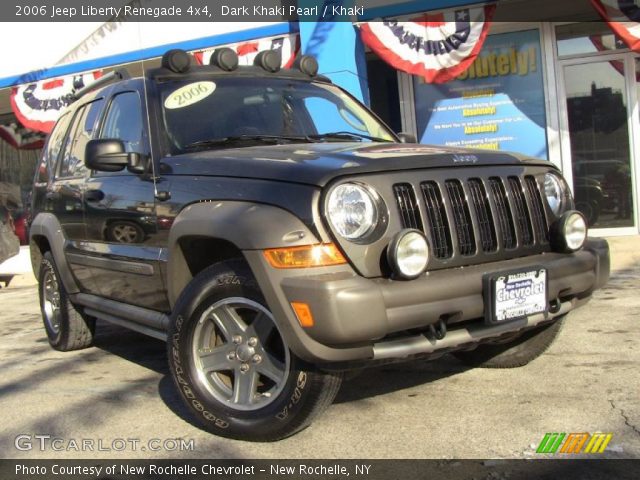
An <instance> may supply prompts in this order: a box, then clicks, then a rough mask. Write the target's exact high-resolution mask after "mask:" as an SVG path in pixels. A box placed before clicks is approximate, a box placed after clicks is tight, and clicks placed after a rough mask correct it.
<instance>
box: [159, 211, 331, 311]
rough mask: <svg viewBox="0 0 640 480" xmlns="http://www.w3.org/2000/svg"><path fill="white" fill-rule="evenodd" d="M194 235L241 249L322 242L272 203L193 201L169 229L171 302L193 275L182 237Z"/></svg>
mask: <svg viewBox="0 0 640 480" xmlns="http://www.w3.org/2000/svg"><path fill="white" fill-rule="evenodd" d="M192 236H198V237H208V238H212V239H217V240H225V241H227V242H229V243H231V244H233V245H235V246H236V247H237V248H238V249H239V250H241V251H245V250H263V249H265V248H277V247H294V246H299V245H309V244H313V243H319V241H318V239H317V238H316V236H315V235H314V234H313V233H311V231H310V230H309V229H308V228H307V227H306V225H305V224H304V223H303V222H302V221H301V220H300V219H299V218H297V217H296V216H295V215H293V214H292V213H290V212H289V211H287V210H284V209H282V208H279V207H275V206H273V205H266V204H260V203H254V202H242V201H219V202H202V203H194V204H191V205H189V206H187V207H186V208H185V209H184V210H182V212H180V214H179V215H178V216H177V217H176V219H175V221H174V222H173V225H172V227H171V232H170V233H169V244H168V249H169V252H168V253H169V259H168V264H167V278H168V282H167V290H168V295H169V302H170V303H171V305H172V306H173V305H174V304H175V302H176V300H177V298H178V296H179V295H180V292H182V290H183V289H184V287H185V286H186V285H187V283H189V281H190V280H191V278H192V276H191V272H190V271H189V267H188V265H187V262H186V260H185V258H184V255H183V252H182V249H181V248H180V239H181V238H183V237H192Z"/></svg>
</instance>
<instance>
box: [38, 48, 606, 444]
mask: <svg viewBox="0 0 640 480" xmlns="http://www.w3.org/2000/svg"><path fill="white" fill-rule="evenodd" d="M279 65H280V64H279V58H278V55H277V54H276V53H275V52H263V53H261V54H260V55H258V57H257V58H256V64H255V65H254V66H252V67H238V61H237V57H235V54H234V53H233V52H232V51H230V50H218V51H217V52H216V53H215V54H214V55H213V57H212V65H208V66H198V67H195V66H192V65H191V62H190V57H189V56H188V55H187V54H186V53H185V52H182V51H170V52H168V53H167V54H165V56H164V57H163V60H162V67H161V68H158V69H155V70H151V71H148V72H146V74H145V76H144V78H136V79H129V78H126V76H124V75H123V74H121V73H118V72H115V73H112V74H110V75H109V76H107V77H105V78H103V79H102V80H100V81H98V83H97V84H96V85H94V86H92V87H90V88H89V90H90V91H83V92H79V93H78V99H77V100H76V101H75V102H74V103H73V104H72V105H71V106H70V108H69V109H68V110H67V111H66V112H65V113H64V114H63V115H62V117H61V118H60V120H59V121H58V123H57V125H56V127H55V129H54V130H53V133H52V134H51V136H50V138H49V140H48V143H47V145H46V147H45V149H44V153H43V156H42V161H41V164H40V167H39V169H38V174H37V176H36V179H35V184H34V189H33V210H34V211H33V223H32V225H31V229H30V241H31V254H32V259H33V266H34V269H35V271H36V273H37V275H38V278H39V281H40V304H41V308H42V315H43V318H44V325H45V328H46V332H47V335H48V337H49V341H50V343H51V345H52V346H53V347H54V348H56V349H59V350H74V349H79V348H84V347H88V346H90V345H91V343H92V339H93V335H94V329H95V323H96V319H99V320H102V321H106V322H111V323H115V324H117V325H122V326H125V327H128V328H130V329H132V330H136V331H138V332H142V333H145V334H148V335H150V336H152V337H155V338H159V339H162V340H166V341H167V347H168V357H169V363H170V365H171V372H172V374H173V377H174V379H175V382H176V385H177V388H178V390H179V391H180V393H181V395H182V397H183V398H184V401H185V403H186V404H187V405H188V406H189V408H191V410H192V411H193V412H194V414H195V415H196V416H197V418H198V419H199V421H200V422H201V423H202V425H203V426H204V428H206V429H207V430H210V431H211V432H213V433H215V434H218V435H223V436H228V437H233V438H241V439H248V440H260V441H267V440H276V439H280V438H283V437H286V436H288V435H291V434H293V433H295V432H297V431H299V430H301V429H303V428H304V427H305V426H307V425H309V423H310V422H311V421H312V419H313V418H314V417H315V416H316V415H317V414H319V413H320V412H321V411H322V410H323V409H324V408H326V407H327V406H328V405H329V404H330V403H331V402H332V400H333V398H334V397H335V395H336V393H337V391H338V389H339V387H340V383H341V380H342V377H343V375H344V372H346V371H349V370H353V369H358V368H362V367H366V366H371V365H376V364H379V363H381V362H390V361H405V360H409V359H424V358H431V357H435V356H440V355H442V354H444V353H448V352H452V353H453V354H454V355H456V356H457V357H458V358H460V359H462V360H463V361H465V362H468V363H470V364H472V365H483V366H492V367H516V366H520V365H524V364H526V363H528V362H530V361H531V360H533V359H534V358H536V357H537V356H539V355H540V354H541V353H542V352H544V350H545V349H546V348H547V347H548V346H549V344H550V343H551V342H552V341H553V339H554V338H555V337H556V335H557V333H558V331H559V329H560V326H561V324H562V322H563V320H564V319H565V317H566V315H567V313H569V312H570V311H571V310H574V309H575V308H577V307H579V306H581V305H583V304H585V303H586V302H587V301H588V300H589V298H590V297H591V294H592V293H593V292H594V290H596V289H598V288H600V287H601V286H602V285H603V284H604V283H605V282H606V281H607V279H608V276H609V252H608V246H607V243H606V242H605V241H604V240H596V239H587V227H586V222H585V219H584V217H583V215H582V214H581V213H579V212H578V211H576V210H575V209H574V204H573V200H572V197H571V193H570V191H569V188H568V187H567V184H566V183H565V181H564V180H563V178H562V176H561V175H560V173H559V172H558V170H557V169H556V168H555V167H554V166H553V165H551V164H550V163H548V162H546V161H541V160H536V159H531V158H523V157H520V156H518V155H514V154H509V153H503V152H486V151H479V150H459V149H450V148H443V147H438V146H427V145H418V144H412V143H406V142H403V141H401V139H402V140H407V138H408V137H409V135H400V136H398V135H396V134H394V133H393V132H392V131H390V130H389V128H388V127H387V126H385V125H384V124H383V123H382V122H381V121H380V120H379V119H378V118H377V117H376V116H375V115H374V114H373V113H372V112H370V111H369V110H368V109H367V108H366V107H364V106H363V105H361V104H360V103H358V102H357V101H356V100H355V99H354V98H353V97H352V96H350V95H349V94H348V93H347V92H345V91H344V90H342V89H340V88H339V87H337V86H335V85H333V84H332V83H331V82H330V81H329V80H328V79H327V78H325V77H323V76H320V75H317V73H316V72H317V64H316V63H315V60H314V59H312V58H310V57H302V58H301V59H300V60H299V61H298V62H297V64H296V66H295V67H294V68H293V69H290V70H281V69H280V68H279ZM530 374H531V375H537V374H536V372H535V370H532V371H531V373H530ZM492 388H495V386H494V387H492Z"/></svg>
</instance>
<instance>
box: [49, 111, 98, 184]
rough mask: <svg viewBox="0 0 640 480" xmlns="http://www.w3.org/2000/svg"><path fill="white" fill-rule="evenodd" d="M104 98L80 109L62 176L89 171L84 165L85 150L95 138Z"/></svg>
mask: <svg viewBox="0 0 640 480" xmlns="http://www.w3.org/2000/svg"><path fill="white" fill-rule="evenodd" d="M103 103H104V100H102V99H99V100H96V101H94V102H91V103H89V104H87V105H83V106H82V107H80V109H78V111H77V112H76V115H75V117H74V119H73V124H72V125H71V130H70V132H71V133H70V134H69V137H68V138H67V142H66V144H65V149H64V152H63V155H62V161H61V164H60V173H59V175H60V177H63V178H65V177H83V176H85V175H86V173H87V168H86V167H85V165H84V151H85V148H86V146H87V142H89V140H91V139H92V138H93V132H94V129H95V126H96V122H97V119H98V115H99V112H100V110H101V108H102V105H103Z"/></svg>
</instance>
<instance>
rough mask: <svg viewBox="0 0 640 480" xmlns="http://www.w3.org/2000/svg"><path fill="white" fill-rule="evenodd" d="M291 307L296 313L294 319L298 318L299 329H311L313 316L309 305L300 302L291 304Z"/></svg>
mask: <svg viewBox="0 0 640 480" xmlns="http://www.w3.org/2000/svg"><path fill="white" fill-rule="evenodd" d="M291 306H292V307H293V311H294V312H296V317H298V323H299V324H300V326H301V327H304V328H308V327H313V315H311V309H310V308H309V305H307V304H306V303H302V302H291Z"/></svg>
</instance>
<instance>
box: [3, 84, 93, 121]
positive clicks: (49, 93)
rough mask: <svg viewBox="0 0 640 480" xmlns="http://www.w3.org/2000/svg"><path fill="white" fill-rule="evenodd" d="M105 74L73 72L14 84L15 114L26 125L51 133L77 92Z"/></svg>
mask: <svg viewBox="0 0 640 480" xmlns="http://www.w3.org/2000/svg"><path fill="white" fill-rule="evenodd" d="M101 75H102V73H101V72H93V73H87V74H84V75H70V76H68V77H62V78H57V79H53V80H44V81H41V82H36V83H29V84H25V85H20V86H18V87H14V88H13V90H12V92H11V107H12V109H13V113H14V114H15V115H16V117H17V118H18V120H20V123H21V124H22V125H23V126H25V127H27V128H30V129H31V130H36V131H38V132H45V133H50V132H51V130H53V126H54V124H55V122H56V120H57V119H58V117H59V116H60V113H61V112H62V110H64V108H65V107H66V106H67V105H69V104H70V103H71V101H72V99H73V98H72V94H73V92H75V91H77V90H79V89H80V88H82V87H84V86H86V85H88V84H90V83H92V82H94V81H95V80H96V79H97V78H99V77H100V76H101Z"/></svg>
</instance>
